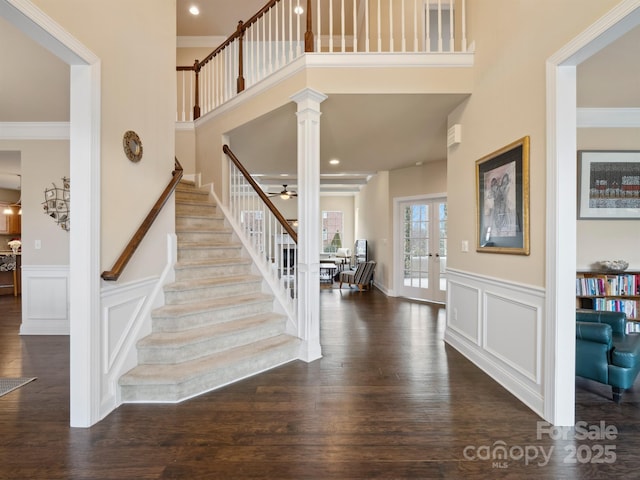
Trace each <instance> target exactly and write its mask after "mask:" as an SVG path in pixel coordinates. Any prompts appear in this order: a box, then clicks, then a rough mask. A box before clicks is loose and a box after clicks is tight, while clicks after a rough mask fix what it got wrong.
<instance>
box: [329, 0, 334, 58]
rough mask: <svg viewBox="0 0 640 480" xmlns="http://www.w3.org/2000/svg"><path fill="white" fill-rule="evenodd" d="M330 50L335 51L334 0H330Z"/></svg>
mask: <svg viewBox="0 0 640 480" xmlns="http://www.w3.org/2000/svg"><path fill="white" fill-rule="evenodd" d="M329 52H330V53H333V0H329Z"/></svg>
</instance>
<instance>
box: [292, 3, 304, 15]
mask: <svg viewBox="0 0 640 480" xmlns="http://www.w3.org/2000/svg"><path fill="white" fill-rule="evenodd" d="M293 13H295V14H296V15H302V14H303V13H304V8H302V7H301V6H300V5H296V8H294V9H293Z"/></svg>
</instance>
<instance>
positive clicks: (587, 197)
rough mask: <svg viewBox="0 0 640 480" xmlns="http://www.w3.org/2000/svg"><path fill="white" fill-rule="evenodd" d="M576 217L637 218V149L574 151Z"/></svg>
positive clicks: (639, 159)
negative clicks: (576, 194) (576, 193)
mask: <svg viewBox="0 0 640 480" xmlns="http://www.w3.org/2000/svg"><path fill="white" fill-rule="evenodd" d="M578 218H582V219H589V218H592V219H606V220H616V219H625V218H626V219H640V151H633V150H579V151H578Z"/></svg>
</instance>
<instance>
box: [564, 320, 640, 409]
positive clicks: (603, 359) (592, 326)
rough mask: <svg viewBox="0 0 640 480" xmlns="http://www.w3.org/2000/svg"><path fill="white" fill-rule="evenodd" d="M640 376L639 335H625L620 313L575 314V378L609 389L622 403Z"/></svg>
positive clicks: (624, 326) (624, 322)
mask: <svg viewBox="0 0 640 480" xmlns="http://www.w3.org/2000/svg"><path fill="white" fill-rule="evenodd" d="M639 372H640V334H637V333H627V318H626V315H625V314H624V313H623V312H600V311H595V310H578V311H577V312H576V375H577V376H579V377H583V378H588V379H591V380H595V381H596V382H600V383H603V384H605V385H611V389H612V393H613V400H614V401H615V402H616V403H620V402H621V401H622V394H623V392H624V391H625V390H626V389H628V388H631V387H632V386H633V383H634V382H635V379H636V377H637V376H638V373H639Z"/></svg>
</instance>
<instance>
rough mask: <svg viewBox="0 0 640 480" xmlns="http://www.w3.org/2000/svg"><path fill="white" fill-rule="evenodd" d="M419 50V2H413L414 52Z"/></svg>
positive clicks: (415, 0)
mask: <svg viewBox="0 0 640 480" xmlns="http://www.w3.org/2000/svg"><path fill="white" fill-rule="evenodd" d="M418 50H419V47H418V0H413V51H414V52H417V51H418Z"/></svg>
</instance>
